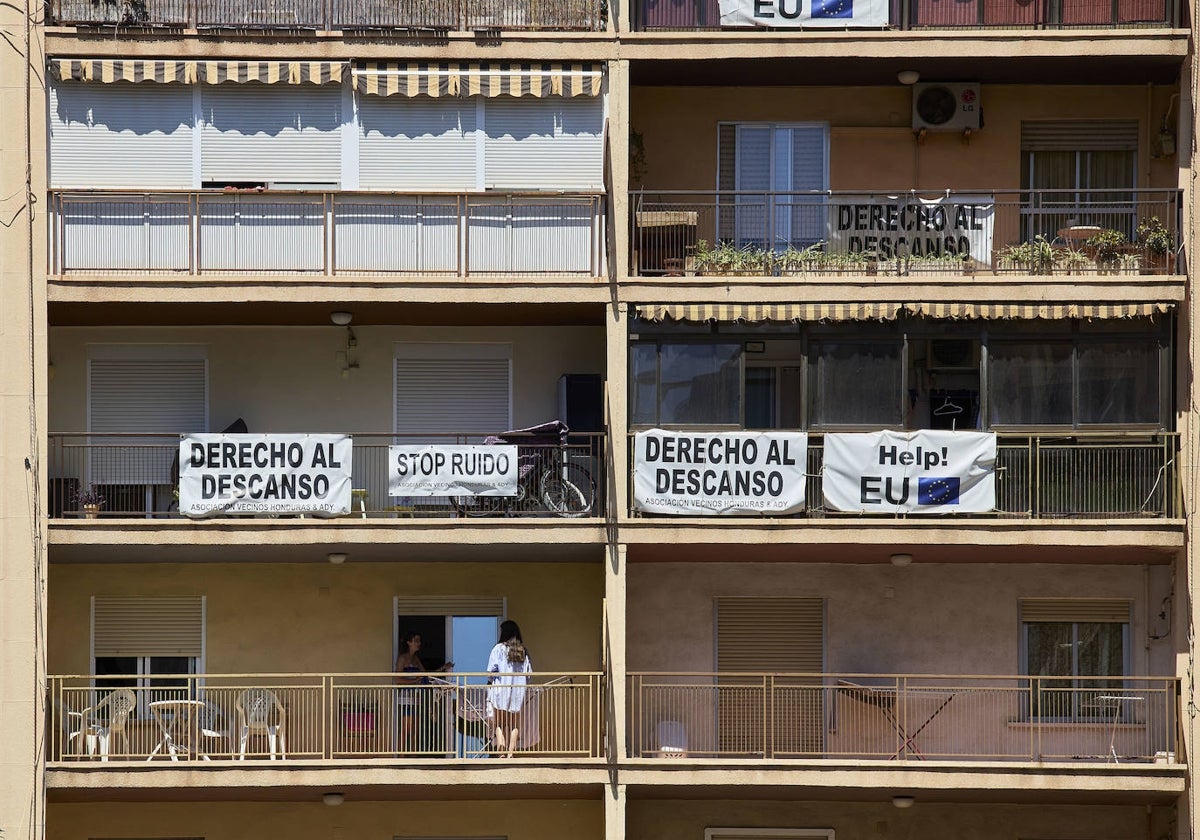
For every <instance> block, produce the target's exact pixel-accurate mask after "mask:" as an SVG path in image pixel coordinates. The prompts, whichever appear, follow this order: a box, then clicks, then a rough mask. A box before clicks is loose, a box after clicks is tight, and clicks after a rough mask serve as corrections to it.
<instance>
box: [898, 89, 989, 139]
mask: <svg viewBox="0 0 1200 840" xmlns="http://www.w3.org/2000/svg"><path fill="white" fill-rule="evenodd" d="M981 113H982V110H981V106H980V104H979V83H978V82H926V83H923V84H917V85H913V96H912V127H913V131H919V130H921V129H926V130H928V131H963V130H964V129H968V128H970V129H977V128H979V123H980V120H979V117H980V114H981Z"/></svg>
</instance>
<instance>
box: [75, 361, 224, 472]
mask: <svg viewBox="0 0 1200 840" xmlns="http://www.w3.org/2000/svg"><path fill="white" fill-rule="evenodd" d="M117 349H119V348H104V351H105V355H106V356H108V357H107V358H95V357H93V358H91V359H90V360H89V362H88V431H89V432H90V433H92V437H91V446H90V448H89V452H90V455H91V458H90V470H89V476H88V481H89V482H90V483H93V484H168V483H170V482H171V480H172V475H171V465H172V463H173V461H174V456H175V453H176V452H177V446H178V442H177V441H173V440H171V439H170V438H163V437H158V436H155V437H137V436H134V437H119V438H118V437H105V436H104V433H110V434H119V435H130V434H135V435H136V433H139V432H142V433H146V434H155V435H158V434H162V433H165V434H182V433H185V432H205V431H208V370H207V363H206V361H205V360H204V359H203V358H194V357H193V358H168V357H166V356H165V355H164V356H163V357H161V358H145V357H143V358H137V357H136V354H135V353H133V352H131V353H129V354H127V357H125V358H114V357H113V356H120V355H121V354H120V353H117V352H114V351H115V350H117ZM136 350H137V351H145V350H146V348H136ZM188 355H189V356H190V355H192V354H188Z"/></svg>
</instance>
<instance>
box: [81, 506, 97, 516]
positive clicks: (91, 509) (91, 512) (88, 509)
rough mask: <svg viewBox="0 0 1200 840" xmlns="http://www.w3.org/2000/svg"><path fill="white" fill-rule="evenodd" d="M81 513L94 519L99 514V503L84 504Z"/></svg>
mask: <svg viewBox="0 0 1200 840" xmlns="http://www.w3.org/2000/svg"><path fill="white" fill-rule="evenodd" d="M83 515H84V517H85V518H87V519H96V518H98V517H99V516H100V505H84V506H83Z"/></svg>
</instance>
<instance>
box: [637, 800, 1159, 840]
mask: <svg viewBox="0 0 1200 840" xmlns="http://www.w3.org/2000/svg"><path fill="white" fill-rule="evenodd" d="M879 799H881V800H884V801H883V802H875V803H849V802H771V801H762V800H752V801H745V800H733V799H728V800H704V801H698V800H692V799H689V800H686V801H670V800H664V801H638V800H633V801H631V802H630V803H629V807H628V824H627V834H626V836H627V837H628V838H629V840H699V838H702V837H703V836H704V829H705V828H732V827H755V828H832V829H833V830H834V831H835V832H836V834H835V837H836V840H885V839H886V838H891V840H917V838H925V837H954V838H957V840H1018V838H1029V837H1037V838H1043V840H1056V838H1063V840H1067V838H1070V839H1071V840H1075V838H1080V837H1087V838H1091V840H1132V838H1146V840H1150V838H1157V837H1160V836H1162V835H1163V834H1164V833H1165V832H1167V831H1168V830H1169V828H1170V827H1171V818H1172V815H1173V809H1171V808H1167V807H1155V808H1153V809H1152V811H1151V813H1149V814H1147V812H1146V809H1145V808H1143V807H1142V806H1140V805H1133V806H1124V807H1121V806H1115V805H1094V804H1093V805H1081V806H1069V805H966V804H961V803H926V802H922V801H920V799H919V798H918V801H917V803H916V805H915V806H914V807H913V808H911V809H910V810H905V811H900V810H897V809H896V808H894V807H892V805H891V804H890V802H887V800H888V799H890V794H886V793H885V792H882V791H881V792H880V793H879Z"/></svg>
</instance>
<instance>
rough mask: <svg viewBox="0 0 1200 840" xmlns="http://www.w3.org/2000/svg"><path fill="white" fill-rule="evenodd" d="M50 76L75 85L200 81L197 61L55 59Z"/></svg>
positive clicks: (53, 59)
mask: <svg viewBox="0 0 1200 840" xmlns="http://www.w3.org/2000/svg"><path fill="white" fill-rule="evenodd" d="M50 75H51V76H52V77H53V78H56V79H60V80H62V81H75V82H160V83H164V84H165V83H168V82H178V83H180V84H191V83H192V82H194V81H196V62H194V61H166V60H161V61H160V60H156V59H89V58H52V59H50Z"/></svg>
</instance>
